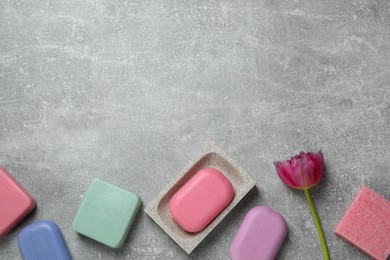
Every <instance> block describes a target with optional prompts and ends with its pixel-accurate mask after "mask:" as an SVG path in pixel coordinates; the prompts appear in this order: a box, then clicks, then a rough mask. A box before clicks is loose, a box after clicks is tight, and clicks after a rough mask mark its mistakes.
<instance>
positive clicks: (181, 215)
mask: <svg viewBox="0 0 390 260" xmlns="http://www.w3.org/2000/svg"><path fill="white" fill-rule="evenodd" d="M233 196H234V189H233V186H232V184H231V182H230V181H229V180H228V179H227V178H226V177H225V176H224V175H223V174H222V173H221V172H220V171H219V170H217V169H215V168H211V167H207V168H204V169H202V170H200V171H198V172H197V173H196V174H195V175H194V176H193V177H192V178H191V179H190V180H189V181H188V182H187V183H186V184H184V185H183V187H181V189H180V190H178V191H177V192H176V193H175V195H173V197H172V199H171V201H170V203H169V209H170V211H171V214H172V217H173V219H174V220H175V221H176V222H177V223H178V224H179V225H180V226H181V227H182V228H183V229H184V230H185V231H188V232H199V231H202V230H203V229H204V228H205V227H206V226H207V225H208V224H209V223H210V222H211V221H212V220H213V219H214V218H215V217H216V216H218V214H219V213H220V212H221V211H222V210H223V209H224V208H226V206H227V205H229V203H230V202H231V201H232V199H233Z"/></svg>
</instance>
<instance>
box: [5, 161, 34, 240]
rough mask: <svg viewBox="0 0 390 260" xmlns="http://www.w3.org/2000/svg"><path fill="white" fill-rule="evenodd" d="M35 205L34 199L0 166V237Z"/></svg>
mask: <svg viewBox="0 0 390 260" xmlns="http://www.w3.org/2000/svg"><path fill="white" fill-rule="evenodd" d="M34 207H35V200H34V199H33V198H32V197H31V196H30V194H28V193H27V192H26V191H25V190H24V189H23V187H22V186H20V184H19V183H17V181H16V180H15V179H14V178H13V177H12V176H11V175H10V174H9V173H8V172H7V171H6V170H5V169H4V168H1V167H0V237H2V236H5V235H6V234H7V233H8V232H9V231H11V229H12V228H14V227H15V226H16V225H17V224H18V223H19V222H20V221H21V220H22V219H23V218H24V217H25V216H26V215H27V214H28V213H30V211H32V210H33V209H34Z"/></svg>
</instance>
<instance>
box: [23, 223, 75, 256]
mask: <svg viewBox="0 0 390 260" xmlns="http://www.w3.org/2000/svg"><path fill="white" fill-rule="evenodd" d="M18 244H19V249H20V252H21V254H22V256H23V259H24V260H53V259H56V260H71V259H72V257H71V256H70V253H69V251H68V248H67V247H66V244H65V241H64V238H63V237H62V234H61V231H60V229H59V228H58V226H57V224H56V223H54V222H52V221H50V220H41V221H38V222H35V223H33V224H31V225H29V226H27V227H25V228H24V229H23V230H22V232H20V234H19V238H18Z"/></svg>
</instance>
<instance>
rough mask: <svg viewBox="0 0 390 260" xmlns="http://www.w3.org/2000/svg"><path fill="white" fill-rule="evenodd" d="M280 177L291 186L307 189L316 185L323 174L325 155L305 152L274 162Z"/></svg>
mask: <svg viewBox="0 0 390 260" xmlns="http://www.w3.org/2000/svg"><path fill="white" fill-rule="evenodd" d="M274 165H275V168H276V172H277V173H278V175H279V177H280V178H281V179H282V180H283V182H284V183H285V184H287V185H288V186H289V187H290V188H294V189H301V190H305V189H308V188H310V187H312V186H314V185H316V184H317V183H318V182H319V181H320V180H321V178H322V176H323V169H324V155H323V154H322V152H321V151H319V152H318V153H304V152H301V153H300V154H298V155H295V156H293V157H291V159H290V160H287V161H284V162H274Z"/></svg>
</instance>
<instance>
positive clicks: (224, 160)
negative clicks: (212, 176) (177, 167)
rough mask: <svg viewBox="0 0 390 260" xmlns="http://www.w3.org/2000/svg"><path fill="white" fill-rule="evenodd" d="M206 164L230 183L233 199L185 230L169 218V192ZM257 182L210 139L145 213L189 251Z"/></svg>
mask: <svg viewBox="0 0 390 260" xmlns="http://www.w3.org/2000/svg"><path fill="white" fill-rule="evenodd" d="M205 167H213V168H216V169H218V170H220V171H221V172H222V173H223V174H224V175H225V176H226V177H227V178H228V179H229V181H230V182H231V183H232V185H233V188H234V192H235V195H234V198H233V200H232V202H230V204H229V205H228V206H227V207H226V208H225V209H224V210H223V211H222V212H221V213H220V214H219V215H218V216H217V217H216V218H215V219H214V220H213V221H211V222H210V224H209V225H208V226H207V227H206V228H205V229H203V230H202V231H200V232H198V233H188V232H186V231H184V230H183V229H182V228H181V227H180V226H179V225H178V224H177V223H176V222H175V221H174V219H173V218H172V216H171V213H170V211H169V201H170V199H171V198H172V196H173V195H174V194H175V193H176V192H177V191H178V190H179V189H180V188H181V187H182V186H183V185H184V184H185V183H186V182H187V181H188V180H189V179H191V177H192V176H193V175H195V173H197V172H198V171H199V170H201V169H203V168H205ZM255 185H256V182H255V181H254V180H253V179H252V178H251V177H250V176H249V174H247V173H246V172H245V171H244V170H242V169H241V168H240V167H238V166H237V165H236V163H235V162H234V161H233V160H232V159H231V158H230V157H229V156H227V155H226V153H225V152H224V151H222V149H221V148H219V147H218V146H216V145H215V144H214V143H210V144H208V145H207V146H206V148H205V149H203V151H202V153H201V154H200V155H199V156H198V157H197V158H196V159H195V160H193V161H192V162H190V163H189V164H188V165H187V167H185V168H184V169H183V171H181V172H180V174H179V175H178V176H177V178H176V179H174V180H173V181H172V182H171V183H169V184H168V185H167V186H166V187H165V188H164V189H163V190H162V191H161V192H160V194H158V195H157V197H155V198H154V199H153V200H152V201H151V202H150V203H149V204H148V205H147V207H146V208H145V212H146V214H148V215H149V216H150V217H151V218H152V219H153V220H154V221H155V222H156V223H157V224H158V225H159V226H160V227H161V228H162V229H163V230H164V231H165V232H166V233H167V234H168V235H169V236H170V237H171V238H172V239H173V240H174V241H175V242H176V243H177V244H178V245H179V246H180V247H181V248H182V249H183V250H184V251H186V252H187V253H188V254H190V253H191V252H192V251H193V250H194V249H195V248H196V247H197V246H198V245H199V244H200V242H202V240H203V239H204V238H205V237H206V236H207V235H208V234H209V233H210V232H211V231H212V230H213V229H214V228H215V227H216V226H217V225H218V223H219V222H221V221H222V219H223V218H224V217H225V216H226V215H227V214H228V213H229V212H230V211H231V210H232V209H233V208H234V207H235V206H236V205H237V204H238V202H240V200H241V199H242V198H243V197H244V196H245V195H246V194H247V193H248V192H249V191H250V190H251V189H252V188H253V187H254V186H255Z"/></svg>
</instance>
